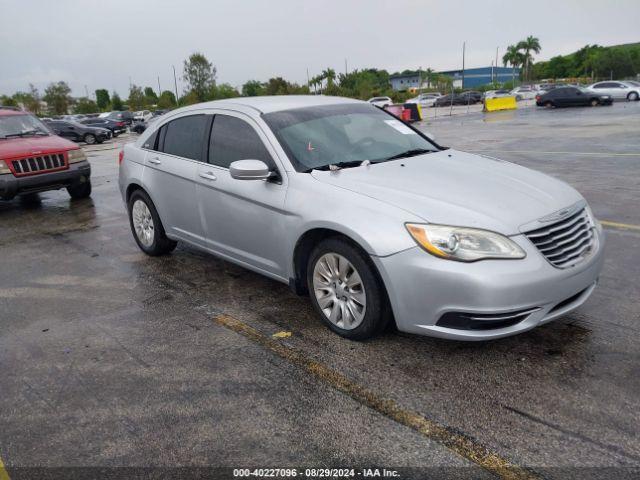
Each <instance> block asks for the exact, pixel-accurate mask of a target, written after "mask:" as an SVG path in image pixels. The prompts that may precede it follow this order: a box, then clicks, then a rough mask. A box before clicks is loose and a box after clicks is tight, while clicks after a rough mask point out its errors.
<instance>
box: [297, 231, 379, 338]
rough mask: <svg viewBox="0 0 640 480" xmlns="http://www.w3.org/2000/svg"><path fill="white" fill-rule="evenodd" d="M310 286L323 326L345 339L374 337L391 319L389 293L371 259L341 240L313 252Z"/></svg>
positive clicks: (326, 242)
mask: <svg viewBox="0 0 640 480" xmlns="http://www.w3.org/2000/svg"><path fill="white" fill-rule="evenodd" d="M307 286H308V288H309V292H310V297H311V303H312V305H313V307H314V309H315V310H316V312H317V313H318V315H319V316H320V318H321V319H322V321H323V323H324V324H325V325H326V326H328V327H329V328H330V329H331V330H333V331H334V332H335V333H337V334H338V335H340V336H342V337H345V338H348V339H350V340H366V339H368V338H372V337H375V336H376V335H378V334H379V333H380V332H382V331H383V330H384V329H385V327H386V326H387V324H388V323H389V320H390V319H391V308H390V307H389V301H388V299H387V294H386V291H385V289H384V285H383V284H382V281H381V280H380V277H379V276H378V273H377V271H376V268H375V266H374V265H373V262H372V261H371V258H370V257H369V256H368V255H367V254H366V253H365V252H363V251H362V250H360V249H359V248H357V247H356V246H354V245H353V244H351V243H350V242H349V241H347V240H345V239H342V238H340V237H332V238H327V239H325V240H323V241H322V242H320V243H319V244H318V245H317V246H316V247H315V248H314V249H313V251H312V252H311V256H310V257H309V262H308V264H307ZM321 304H322V306H321Z"/></svg>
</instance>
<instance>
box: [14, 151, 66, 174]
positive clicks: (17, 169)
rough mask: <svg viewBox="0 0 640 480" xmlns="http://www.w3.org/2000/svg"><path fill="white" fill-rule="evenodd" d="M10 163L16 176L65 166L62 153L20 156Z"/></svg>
mask: <svg viewBox="0 0 640 480" xmlns="http://www.w3.org/2000/svg"><path fill="white" fill-rule="evenodd" d="M11 164H12V166H13V172H14V174H15V175H16V176H21V175H30V174H34V173H41V172H46V171H48V170H60V169H62V168H65V167H66V166H67V163H66V160H65V158H64V153H52V154H50V155H39V156H36V157H28V158H21V159H19V160H13V161H12V162H11Z"/></svg>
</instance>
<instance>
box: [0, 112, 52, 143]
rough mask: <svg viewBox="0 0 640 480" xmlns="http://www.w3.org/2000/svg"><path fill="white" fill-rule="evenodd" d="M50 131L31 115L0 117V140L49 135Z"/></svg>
mask: <svg viewBox="0 0 640 480" xmlns="http://www.w3.org/2000/svg"><path fill="white" fill-rule="evenodd" d="M50 134H51V131H50V130H49V129H48V128H47V127H46V126H45V124H44V123H42V122H41V121H40V120H38V119H37V118H36V117H34V116H33V115H27V114H25V115H3V116H0V138H11V137H25V136H30V135H50Z"/></svg>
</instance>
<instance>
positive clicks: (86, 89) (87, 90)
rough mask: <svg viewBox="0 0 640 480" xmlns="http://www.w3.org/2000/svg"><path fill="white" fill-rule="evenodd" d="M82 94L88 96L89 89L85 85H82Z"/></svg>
mask: <svg viewBox="0 0 640 480" xmlns="http://www.w3.org/2000/svg"><path fill="white" fill-rule="evenodd" d="M84 94H85V96H86V97H87V98H89V89H88V88H87V86H86V85H85V86H84Z"/></svg>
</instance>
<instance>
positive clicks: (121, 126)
mask: <svg viewBox="0 0 640 480" xmlns="http://www.w3.org/2000/svg"><path fill="white" fill-rule="evenodd" d="M80 123H82V124H83V125H89V126H91V127H100V128H106V129H107V130H111V134H112V135H113V136H114V137H117V136H118V135H120V134H121V133H126V131H127V125H126V124H125V123H124V122H123V121H122V120H112V119H110V118H86V119H84V120H82V121H81V122H80Z"/></svg>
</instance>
